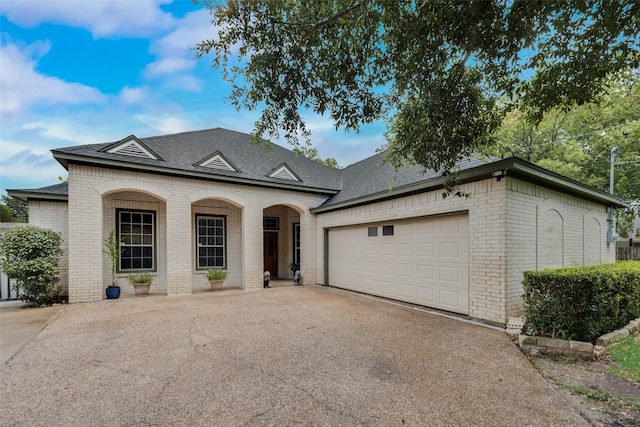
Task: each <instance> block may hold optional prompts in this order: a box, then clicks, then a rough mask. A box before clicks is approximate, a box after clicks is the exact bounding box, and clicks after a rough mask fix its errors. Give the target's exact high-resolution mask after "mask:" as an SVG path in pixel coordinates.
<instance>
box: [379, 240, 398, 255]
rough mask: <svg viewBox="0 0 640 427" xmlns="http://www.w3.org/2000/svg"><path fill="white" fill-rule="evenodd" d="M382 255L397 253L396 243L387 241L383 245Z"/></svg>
mask: <svg viewBox="0 0 640 427" xmlns="http://www.w3.org/2000/svg"><path fill="white" fill-rule="evenodd" d="M381 254H382V255H395V254H396V245H394V244H391V243H385V244H383V245H382V252H381Z"/></svg>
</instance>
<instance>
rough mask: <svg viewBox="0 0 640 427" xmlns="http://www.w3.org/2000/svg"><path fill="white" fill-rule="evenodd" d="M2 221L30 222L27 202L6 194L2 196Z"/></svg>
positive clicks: (0, 211)
mask: <svg viewBox="0 0 640 427" xmlns="http://www.w3.org/2000/svg"><path fill="white" fill-rule="evenodd" d="M0 200H1V203H0V215H1V218H2V219H1V220H0V222H29V205H28V204H27V202H23V201H22V200H19V199H16V198H15V197H10V196H6V195H4V194H3V195H2V196H0Z"/></svg>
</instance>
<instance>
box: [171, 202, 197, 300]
mask: <svg viewBox="0 0 640 427" xmlns="http://www.w3.org/2000/svg"><path fill="white" fill-rule="evenodd" d="M166 227H167V248H166V251H167V258H166V259H167V295H169V296H176V295H191V279H192V270H193V266H192V259H191V242H192V240H193V238H192V232H191V204H190V203H189V201H188V200H187V198H186V197H185V195H184V194H180V193H178V192H175V193H173V194H172V195H171V197H169V198H168V199H167V225H166Z"/></svg>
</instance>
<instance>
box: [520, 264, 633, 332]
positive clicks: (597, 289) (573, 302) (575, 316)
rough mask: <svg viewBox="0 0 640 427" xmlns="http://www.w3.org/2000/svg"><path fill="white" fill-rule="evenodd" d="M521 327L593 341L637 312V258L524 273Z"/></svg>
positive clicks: (618, 326)
mask: <svg viewBox="0 0 640 427" xmlns="http://www.w3.org/2000/svg"><path fill="white" fill-rule="evenodd" d="M523 285H524V295H523V299H524V306H525V316H526V322H527V328H528V329H529V330H532V331H533V333H534V334H535V335H544V336H550V337H552V338H562V339H571V340H578V341H587V342H593V341H594V340H595V339H596V338H598V337H599V336H601V335H603V334H605V333H608V332H612V331H614V330H616V329H619V328H621V327H622V326H624V325H626V324H627V323H628V322H629V321H630V320H633V319H635V318H638V317H640V262H638V261H625V262H618V263H616V264H605V265H599V266H592V267H575V268H558V269H548V270H542V271H527V272H525V273H524V281H523Z"/></svg>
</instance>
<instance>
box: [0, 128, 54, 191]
mask: <svg viewBox="0 0 640 427" xmlns="http://www.w3.org/2000/svg"><path fill="white" fill-rule="evenodd" d="M0 169H1V170H2V176H0V181H2V187H3V188H2V190H5V189H7V188H12V189H21V188H29V187H31V186H34V185H35V186H36V187H43V186H45V185H51V184H55V183H56V178H57V177H58V176H66V171H65V170H64V168H63V167H62V166H60V164H59V163H58V162H57V161H55V159H54V158H53V157H52V156H51V153H49V151H48V150H42V149H38V148H35V149H34V148H31V147H29V148H25V146H24V144H18V143H15V142H13V141H6V140H5V141H2V157H1V158H0ZM36 170H37V174H36V173H34V171H36Z"/></svg>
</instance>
